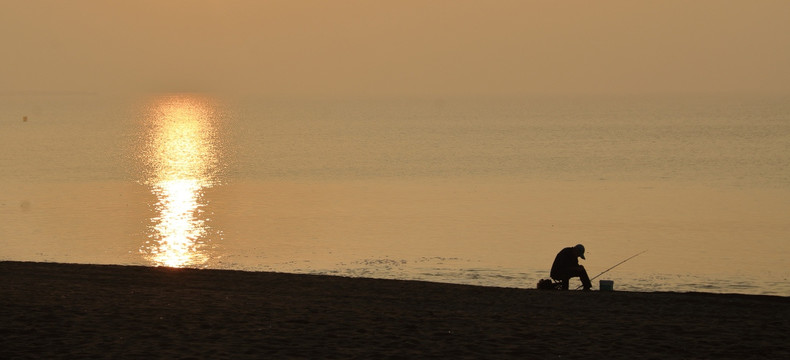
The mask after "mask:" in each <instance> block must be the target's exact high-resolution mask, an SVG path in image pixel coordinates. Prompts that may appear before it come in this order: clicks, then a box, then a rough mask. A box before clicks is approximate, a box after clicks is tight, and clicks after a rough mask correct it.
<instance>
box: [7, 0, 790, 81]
mask: <svg viewBox="0 0 790 360" xmlns="http://www.w3.org/2000/svg"><path fill="white" fill-rule="evenodd" d="M0 49H1V50H0V54H2V56H0V92H5V93H7V92H24V91H95V92H105V91H128V90H135V91H136V90H144V91H157V92H158V91H234V90H238V91H245V92H259V93H262V94H275V95H276V94H282V95H294V94H318V95H343V96H376V95H496V94H512V95H519V94H534V93H631V92H711V91H713V92H720V91H726V92H731V91H743V92H779V93H785V94H790V1H787V0H775V1H767V0H743V1H727V0H678V1H675V0H657V1H648V0H645V1H637V0H622V1H609V0H597V1H563V0H553V1H549V0H543V1H538V0H533V1H530V0H524V1H499V0H477V1H467V0H448V1H438V0H418V1H412V0H391V1H389V0H383V1H378V0H369V1H349V0H323V1H304V0H285V1H263V0H261V1H222V0H212V1H197V0H151V1H147V0H146V1H142V0H131V1H105V0H98V1H92V0H91V1H85V0H76V1H75V0H71V1H61V0H57V1H37V0H0Z"/></svg>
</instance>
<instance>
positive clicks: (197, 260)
mask: <svg viewBox="0 0 790 360" xmlns="http://www.w3.org/2000/svg"><path fill="white" fill-rule="evenodd" d="M215 114H216V106H215V105H214V104H213V103H212V101H211V100H210V99H206V98H201V97H195V96H186V95H176V96H165V97H160V98H157V99H156V100H154V101H153V103H152V105H150V107H149V108H148V115H147V117H146V119H145V129H146V134H145V140H144V141H145V146H144V148H145V150H144V151H142V161H143V163H144V164H145V171H144V173H145V184H146V185H148V186H149V187H150V190H151V192H152V193H153V194H154V195H155V196H156V199H157V201H156V203H155V204H153V208H154V209H155V211H156V215H155V216H154V217H152V218H151V222H152V225H151V227H150V228H149V230H148V241H147V242H146V243H145V245H144V246H143V247H142V248H141V249H140V252H141V253H142V254H143V256H144V257H145V258H146V259H147V260H148V261H150V262H151V263H152V264H154V265H157V266H169V267H185V266H200V265H201V264H204V263H205V262H206V261H208V260H209V252H208V251H207V248H209V247H210V245H211V244H210V242H211V239H210V235H215V234H216V235H219V233H218V232H217V231H216V230H212V229H211V227H210V226H209V225H208V222H209V219H208V217H207V214H206V213H205V211H204V209H203V207H204V206H205V205H206V201H205V199H204V189H206V188H209V187H211V186H213V185H214V184H215V183H216V181H217V179H216V176H217V172H218V168H219V165H218V164H219V160H218V152H219V147H218V144H217V139H216V126H215V124H214V121H215Z"/></svg>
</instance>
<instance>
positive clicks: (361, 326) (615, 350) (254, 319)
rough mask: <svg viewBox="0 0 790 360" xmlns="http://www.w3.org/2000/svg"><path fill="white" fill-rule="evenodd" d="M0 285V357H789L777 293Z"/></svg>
mask: <svg viewBox="0 0 790 360" xmlns="http://www.w3.org/2000/svg"><path fill="white" fill-rule="evenodd" d="M524 286H525V287H534V284H525V285H524ZM0 288H1V289H2V295H1V296H0V319H2V321H1V322H0V332H1V333H2V336H1V337H0V356H2V357H3V358H6V359H18V358H96V357H100V358H196V359H204V358H205V359H209V358H210V359H217V358H234V359H239V358H339V359H346V358H448V359H449V358H522V359H524V358H536V359H540V358H738V359H742V358H761V359H766V358H774V359H780V358H788V357H790V343H789V342H788V341H787V336H786V334H788V333H790V298H786V297H773V296H754V295H735V294H705V293H631V292H617V291H615V292H597V291H593V292H580V291H569V292H558V291H540V290H533V289H514V288H493V287H477V286H466V285H453V284H440V283H428V282H415V281H398V280H375V279H363V278H343V277H332V276H318V275H293V274H280V273H256V272H242V271H220V270H194V269H169V268H148V267H134V266H104V265H73V264H54V263H27V262H0Z"/></svg>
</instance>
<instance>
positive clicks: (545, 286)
mask: <svg viewBox="0 0 790 360" xmlns="http://www.w3.org/2000/svg"><path fill="white" fill-rule="evenodd" d="M554 289H555V287H554V282H553V281H551V279H542V280H540V281H538V290H554Z"/></svg>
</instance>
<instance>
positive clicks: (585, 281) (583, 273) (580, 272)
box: [573, 265, 592, 289]
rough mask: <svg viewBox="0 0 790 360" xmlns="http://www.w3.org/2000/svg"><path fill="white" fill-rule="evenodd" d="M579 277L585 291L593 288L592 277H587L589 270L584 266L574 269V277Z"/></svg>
mask: <svg viewBox="0 0 790 360" xmlns="http://www.w3.org/2000/svg"><path fill="white" fill-rule="evenodd" d="M577 276H578V277H579V280H581V281H582V286H583V287H584V288H585V289H589V288H591V287H592V282H590V276H588V275H587V270H585V269H584V266H581V265H579V267H578V268H576V269H574V271H573V277H577Z"/></svg>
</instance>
